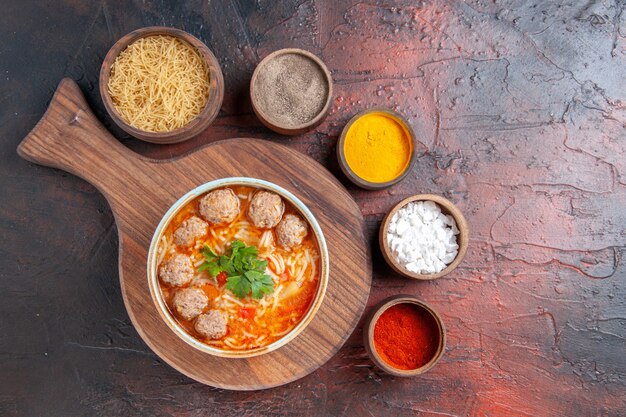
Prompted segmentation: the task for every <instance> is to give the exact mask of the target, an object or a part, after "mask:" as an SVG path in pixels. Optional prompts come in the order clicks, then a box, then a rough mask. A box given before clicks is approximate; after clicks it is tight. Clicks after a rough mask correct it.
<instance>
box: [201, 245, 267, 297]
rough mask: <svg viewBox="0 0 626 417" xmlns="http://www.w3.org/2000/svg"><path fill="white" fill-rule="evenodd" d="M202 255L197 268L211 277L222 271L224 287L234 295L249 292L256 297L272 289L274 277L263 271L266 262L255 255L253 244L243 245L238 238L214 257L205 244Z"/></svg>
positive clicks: (245, 295) (255, 249)
mask: <svg viewBox="0 0 626 417" xmlns="http://www.w3.org/2000/svg"><path fill="white" fill-rule="evenodd" d="M202 255H203V256H204V262H203V263H202V265H200V267H199V268H198V271H207V272H208V273H209V275H211V276H212V277H213V278H214V279H215V277H217V275H218V274H219V273H221V272H226V273H227V274H228V278H227V280H226V288H227V289H229V290H230V291H232V292H233V294H235V295H236V296H237V297H239V298H245V297H247V296H248V295H252V297H254V298H257V299H259V298H263V296H264V295H265V294H271V293H272V292H273V291H274V280H273V279H272V277H270V276H269V275H267V274H265V270H266V269H267V265H268V264H267V261H266V260H265V259H260V258H259V257H258V255H259V251H258V249H257V248H256V246H246V244H245V243H243V242H242V241H240V240H235V241H233V242H232V243H231V245H230V248H229V250H228V251H226V253H224V254H223V255H220V256H217V255H216V254H215V252H213V250H212V249H211V248H210V247H209V246H207V245H205V247H204V249H203V250H202Z"/></svg>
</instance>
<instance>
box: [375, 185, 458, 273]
mask: <svg viewBox="0 0 626 417" xmlns="http://www.w3.org/2000/svg"><path fill="white" fill-rule="evenodd" d="M419 201H423V202H427V201H431V202H433V203H435V204H436V205H437V206H439V208H440V210H441V212H442V213H443V214H444V215H449V216H451V217H452V219H454V222H455V224H456V227H457V229H458V234H457V235H456V243H457V245H458V250H457V254H456V257H454V259H453V260H451V261H450V262H449V263H447V266H446V267H445V268H444V269H443V270H441V271H440V272H437V273H428V274H424V273H416V272H413V271H410V270H409V269H407V267H406V266H405V265H403V264H402V263H401V262H400V261H399V260H398V259H397V258H396V256H395V255H394V252H393V251H392V249H391V245H390V243H389V240H388V234H389V231H390V224H391V222H392V219H393V218H394V215H395V214H396V213H397V212H398V211H399V210H400V209H401V208H403V207H405V206H406V205H407V204H409V203H413V202H419ZM418 238H419V237H418ZM378 243H379V245H380V250H381V251H382V253H383V257H384V258H385V260H386V261H387V263H388V264H389V266H391V268H392V269H393V270H394V271H396V272H398V273H399V274H402V275H404V276H406V277H408V278H413V279H419V280H432V279H436V278H441V277H443V276H444V275H447V274H449V273H450V272H452V271H454V270H455V269H456V267H457V266H459V264H460V263H461V261H462V260H463V258H464V257H465V254H466V252H467V247H468V244H469V227H468V225H467V221H466V220H465V217H464V216H463V213H461V210H459V209H458V207H457V206H456V205H454V204H453V203H452V202H451V201H450V200H448V199H446V198H444V197H441V196H438V195H434V194H418V195H414V196H412V197H409V198H406V199H404V200H402V201H400V202H399V203H398V204H396V205H395V206H394V207H393V208H392V209H391V211H390V212H389V213H387V215H386V216H385V218H384V219H383V222H382V223H381V225H380V231H379V234H378Z"/></svg>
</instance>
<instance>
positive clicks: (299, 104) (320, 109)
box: [250, 48, 333, 135]
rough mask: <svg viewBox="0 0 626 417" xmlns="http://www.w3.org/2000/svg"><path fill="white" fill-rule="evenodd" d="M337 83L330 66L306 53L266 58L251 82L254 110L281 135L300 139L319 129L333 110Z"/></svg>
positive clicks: (297, 51)
mask: <svg viewBox="0 0 626 417" xmlns="http://www.w3.org/2000/svg"><path fill="white" fill-rule="evenodd" d="M332 94H333V81H332V77H331V75H330V72H329V71H328V68H326V65H324V63H323V62H322V60H321V59H319V58H318V57H317V56H315V55H313V54H312V53H310V52H308V51H304V50H302V49H293V48H289V49H281V50H278V51H275V52H272V53H271V54H269V55H268V56H267V57H265V58H264V59H263V60H262V61H261V62H260V63H259V65H258V66H257V67H256V69H255V70H254V74H253V75H252V80H251V82H250V98H251V100H252V108H253V109H254V113H255V114H256V115H257V117H258V118H259V120H261V122H262V123H263V124H264V125H265V126H267V127H268V128H270V129H272V130H273V131H275V132H277V133H281V134H283V135H299V134H301V133H304V132H306V131H307V130H309V129H311V128H313V127H315V126H317V125H319V124H320V123H321V122H322V121H323V120H324V118H325V117H326V115H327V114H328V111H329V109H330V102H331V98H332Z"/></svg>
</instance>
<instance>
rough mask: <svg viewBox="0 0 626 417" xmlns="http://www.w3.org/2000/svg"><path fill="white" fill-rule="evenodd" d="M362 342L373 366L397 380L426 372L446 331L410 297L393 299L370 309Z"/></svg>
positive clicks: (424, 306) (431, 312)
mask: <svg viewBox="0 0 626 417" xmlns="http://www.w3.org/2000/svg"><path fill="white" fill-rule="evenodd" d="M363 338H364V340H363V341H364V344H365V349H366V350H367V353H368V355H369V356H370V358H371V359H372V361H373V362H374V363H375V364H376V366H378V367H379V368H380V369H382V370H383V371H385V372H387V373H389V374H391V375H395V376H401V377H409V376H416V375H421V374H423V373H424V372H426V371H428V370H429V369H431V368H432V367H433V366H435V364H436V363H437V362H438V361H439V359H441V356H443V352H444V351H445V348H446V330H445V326H444V324H443V320H442V319H441V317H440V316H439V314H437V312H436V311H435V310H434V309H433V308H432V307H431V306H429V305H428V304H426V303H425V302H423V301H420V300H418V299H416V298H414V297H411V296H410V295H396V296H393V297H390V298H387V299H386V300H383V301H382V302H381V303H380V304H378V305H377V306H376V307H374V309H373V310H372V312H371V313H370V315H369V316H368V318H367V320H366V322H365V327H364V328H363Z"/></svg>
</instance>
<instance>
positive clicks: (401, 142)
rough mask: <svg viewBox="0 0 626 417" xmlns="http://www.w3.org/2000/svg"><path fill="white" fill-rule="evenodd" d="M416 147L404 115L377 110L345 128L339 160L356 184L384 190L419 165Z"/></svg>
mask: <svg viewBox="0 0 626 417" xmlns="http://www.w3.org/2000/svg"><path fill="white" fill-rule="evenodd" d="M416 145H417V141H416V139H415V134H414V132H413V129H411V125H410V124H409V122H408V121H407V120H406V119H405V118H404V117H403V116H402V115H401V114H399V113H397V112H395V111H391V110H388V109H382V108H373V109H369V110H365V111H363V112H361V113H358V114H357V115H356V116H354V117H353V118H352V119H350V121H349V122H348V124H347V125H346V126H345V127H344V129H343V132H342V133H341V136H340V137H339V141H338V142H337V159H338V160H339V166H340V167H341V170H342V171H343V173H344V174H345V175H346V176H347V177H348V178H349V179H350V180H351V181H352V182H353V183H354V184H356V185H358V186H359V187H361V188H365V189H367V190H380V189H383V188H387V187H390V186H392V185H394V184H396V183H398V182H399V181H401V180H402V179H403V178H404V177H406V176H407V174H408V173H409V172H410V171H411V168H412V167H413V164H414V162H415V155H416V148H417V146H416Z"/></svg>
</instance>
